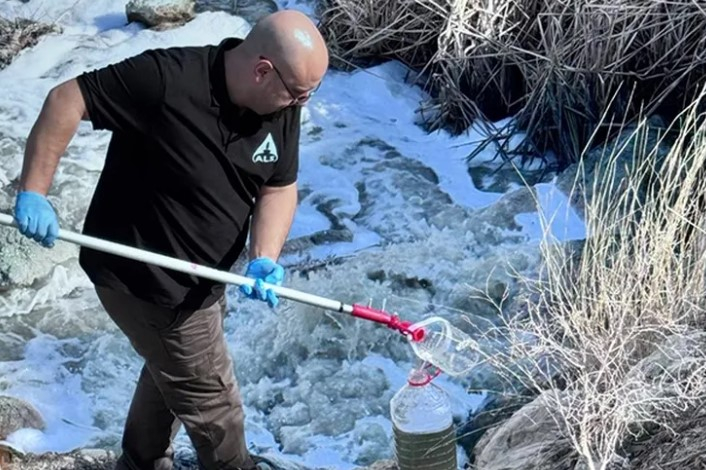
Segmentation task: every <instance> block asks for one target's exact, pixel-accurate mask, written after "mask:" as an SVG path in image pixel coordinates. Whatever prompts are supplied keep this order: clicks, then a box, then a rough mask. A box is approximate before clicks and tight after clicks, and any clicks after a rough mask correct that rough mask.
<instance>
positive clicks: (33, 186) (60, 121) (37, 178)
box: [20, 79, 88, 195]
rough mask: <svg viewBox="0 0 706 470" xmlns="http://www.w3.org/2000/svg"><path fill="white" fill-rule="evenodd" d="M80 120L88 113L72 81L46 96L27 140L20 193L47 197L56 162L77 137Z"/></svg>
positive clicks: (75, 83) (86, 117) (77, 88)
mask: <svg viewBox="0 0 706 470" xmlns="http://www.w3.org/2000/svg"><path fill="white" fill-rule="evenodd" d="M81 119H88V113H87V111H86V103H85V102H84V100H83V95H82V94H81V90H80V89H79V87H78V83H77V82H76V80H75V79H73V80H69V81H67V82H64V83H62V84H61V85H59V86H57V87H55V88H53V89H52V90H51V91H50V92H49V95H47V98H46V100H45V101H44V105H43V106H42V110H41V112H40V113H39V117H38V118H37V121H36V122H35V123H34V126H33V127H32V131H31V132H30V134H29V137H28V138H27V145H26V147H25V154H24V162H23V165H22V176H21V177H20V191H33V192H36V193H40V194H44V195H46V194H47V192H48V191H49V188H50V187H51V184H52V180H53V178H54V173H55V172H56V167H57V165H58V164H59V159H60V158H61V155H63V153H64V152H65V151H66V147H67V146H68V145H69V142H70V141H71V139H72V138H73V136H74V134H75V133H76V129H78V125H79V123H80V122H81Z"/></svg>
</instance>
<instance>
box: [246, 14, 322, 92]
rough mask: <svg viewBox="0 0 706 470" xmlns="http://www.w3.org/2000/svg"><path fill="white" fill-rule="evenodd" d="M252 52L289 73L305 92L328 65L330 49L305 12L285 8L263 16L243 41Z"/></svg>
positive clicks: (316, 82)
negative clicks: (328, 49)
mask: <svg viewBox="0 0 706 470" xmlns="http://www.w3.org/2000/svg"><path fill="white" fill-rule="evenodd" d="M243 45H244V46H245V49H246V50H248V51H249V52H250V53H251V54H253V55H258V56H263V57H266V58H268V59H270V60H272V61H273V63H274V64H275V65H276V67H277V68H278V69H280V70H282V71H283V72H284V71H286V72H289V73H290V74H291V75H292V77H291V80H292V83H288V84H291V85H299V86H300V88H301V89H302V91H306V90H305V89H311V88H313V87H314V86H316V85H317V84H318V82H319V81H320V80H321V77H323V75H324V74H325V73H326V69H327V68H328V51H327V49H326V43H325V42H324V38H323V37H322V36H321V33H319V30H318V29H317V28H316V25H315V24H314V23H313V22H312V21H311V20H310V19H309V17H307V16H306V15H305V14H303V13H301V12H298V11H294V10H282V11H278V12H276V13H273V14H271V15H268V16H266V17H264V18H263V19H261V20H260V21H259V22H258V23H257V24H255V26H254V27H253V29H252V30H251V31H250V34H248V36H247V37H246V38H245V42H244V43H243Z"/></svg>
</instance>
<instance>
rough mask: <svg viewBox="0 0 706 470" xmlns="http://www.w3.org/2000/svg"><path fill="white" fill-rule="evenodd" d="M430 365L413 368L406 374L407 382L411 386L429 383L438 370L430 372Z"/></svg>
mask: <svg viewBox="0 0 706 470" xmlns="http://www.w3.org/2000/svg"><path fill="white" fill-rule="evenodd" d="M429 369H430V366H425V367H421V368H419V369H417V368H414V369H412V371H411V372H410V373H409V376H407V383H408V384H409V385H411V386H412V387H423V386H425V385H427V384H429V383H431V381H432V380H434V378H435V377H436V376H437V375H439V372H440V371H439V370H438V369H436V370H434V371H433V372H430V370H429Z"/></svg>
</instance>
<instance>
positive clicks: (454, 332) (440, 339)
mask: <svg viewBox="0 0 706 470" xmlns="http://www.w3.org/2000/svg"><path fill="white" fill-rule="evenodd" d="M417 328H423V329H424V335H423V336H422V339H421V340H420V341H412V340H410V344H411V345H412V349H414V353H415V354H416V355H417V357H419V358H420V359H421V360H423V361H426V362H428V363H430V364H433V365H435V366H436V367H438V368H439V369H441V370H443V371H444V372H446V373H447V374H449V375H453V376H457V375H461V374H463V373H466V372H468V371H469V370H471V369H472V368H473V367H474V366H475V365H476V364H477V363H478V362H479V361H478V356H477V354H476V352H475V351H474V350H473V349H472V348H471V344H472V343H471V342H472V340H471V339H470V337H469V336H468V335H467V334H466V333H464V332H463V331H461V330H459V329H458V328H456V327H455V326H453V325H452V324H451V323H449V321H448V320H445V319H443V318H441V317H429V318H427V319H425V320H422V321H420V322H418V323H415V324H414V325H412V326H411V327H410V329H417Z"/></svg>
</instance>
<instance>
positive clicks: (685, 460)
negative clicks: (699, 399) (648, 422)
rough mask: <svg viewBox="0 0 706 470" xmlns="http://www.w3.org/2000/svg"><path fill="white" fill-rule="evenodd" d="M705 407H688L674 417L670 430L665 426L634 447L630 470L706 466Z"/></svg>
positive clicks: (680, 468)
mask: <svg viewBox="0 0 706 470" xmlns="http://www.w3.org/2000/svg"><path fill="white" fill-rule="evenodd" d="M704 435H706V409H704V408H703V407H701V408H700V409H697V410H692V409H689V410H687V412H686V413H683V414H682V415H681V416H679V417H678V418H677V419H675V420H674V426H673V427H672V428H671V429H662V430H660V431H659V432H658V433H656V434H655V435H654V436H652V437H651V438H650V439H649V440H646V441H644V442H642V443H640V444H639V446H635V447H634V448H633V453H632V458H631V459H630V469H631V470H653V469H661V470H686V469H692V468H693V469H697V468H704V466H705V465H706V459H705V458H704V456H706V440H704V438H703V437H704Z"/></svg>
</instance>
